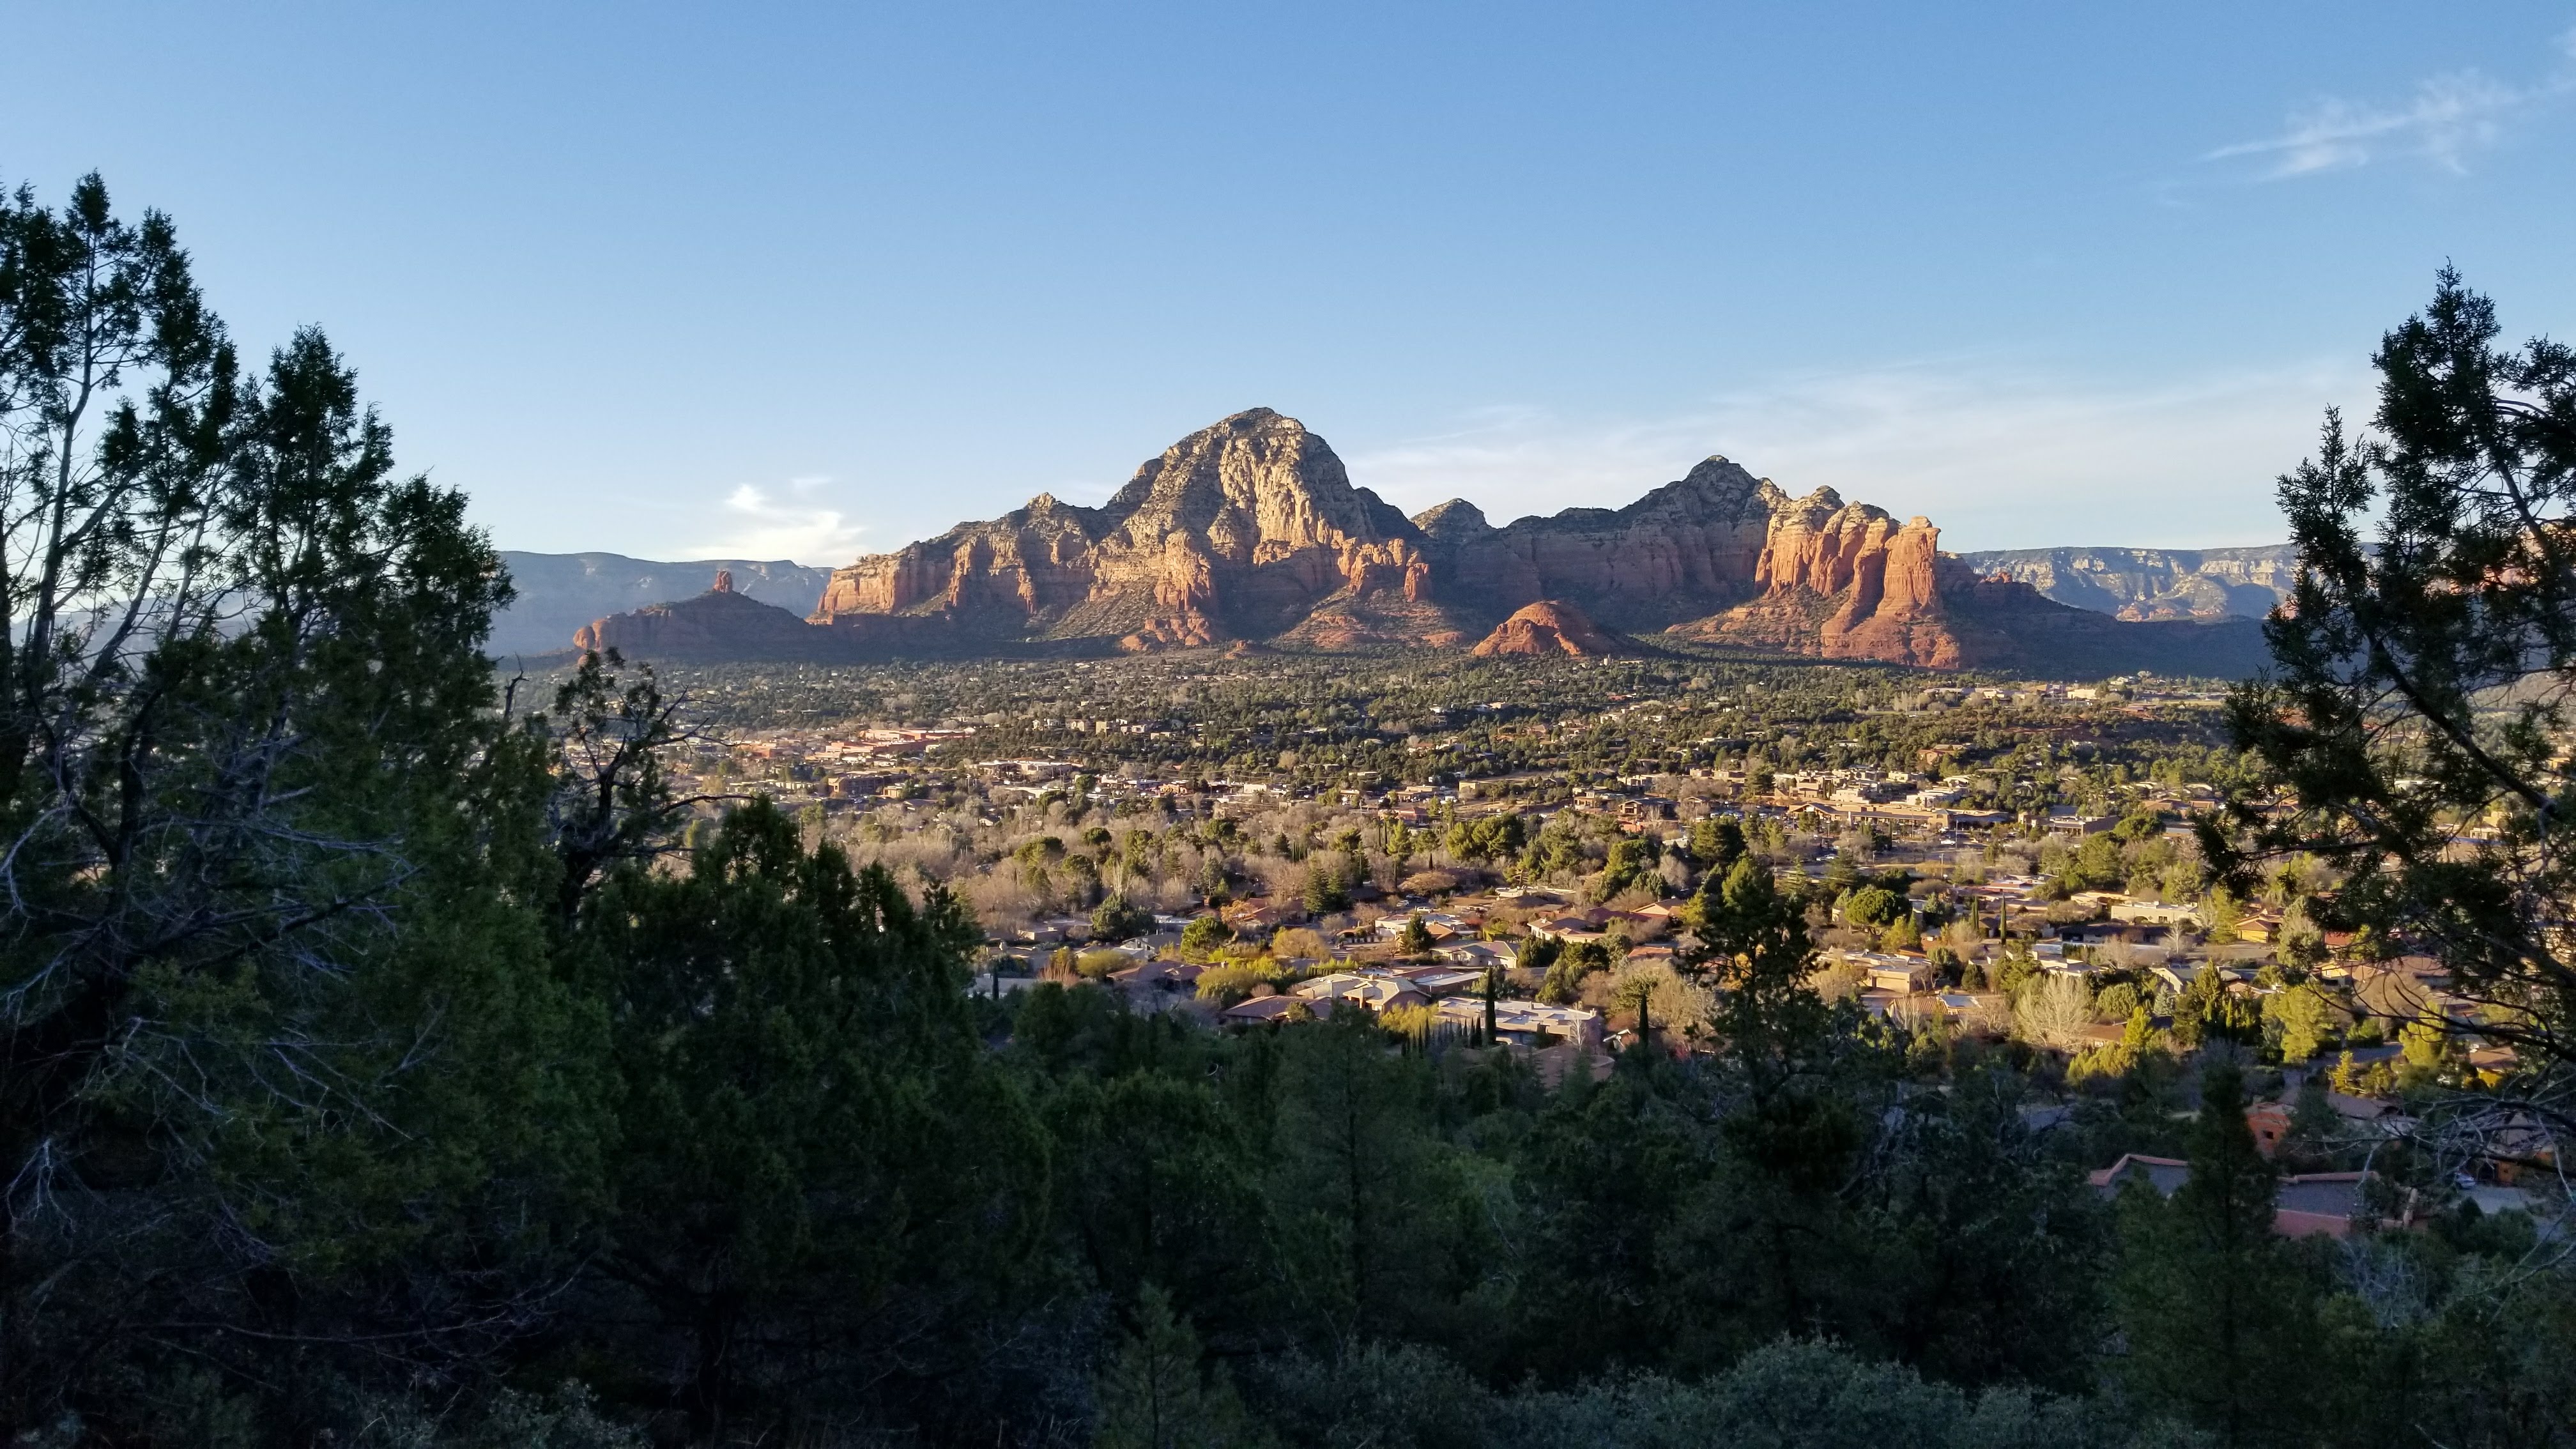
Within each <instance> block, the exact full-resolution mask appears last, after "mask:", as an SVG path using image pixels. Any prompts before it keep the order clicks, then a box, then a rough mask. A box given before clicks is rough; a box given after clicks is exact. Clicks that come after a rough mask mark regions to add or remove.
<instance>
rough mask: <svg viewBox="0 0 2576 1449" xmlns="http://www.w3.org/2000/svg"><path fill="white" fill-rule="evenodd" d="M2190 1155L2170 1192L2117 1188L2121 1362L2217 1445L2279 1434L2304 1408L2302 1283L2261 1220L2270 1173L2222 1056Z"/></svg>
mask: <svg viewBox="0 0 2576 1449" xmlns="http://www.w3.org/2000/svg"><path fill="white" fill-rule="evenodd" d="M2189 1161H2190V1163H2191V1177H2190V1179H2189V1181H2187V1182H2185V1183H2184V1184H2183V1186H2182V1187H2180V1188H2179V1189H2177V1190H2176V1191H2175V1193H2174V1195H2173V1198H2172V1199H2171V1200H2170V1201H2163V1200H2159V1199H2158V1198H2157V1196H2156V1194H2155V1192H2154V1190H2153V1189H2152V1188H2147V1187H2144V1186H2140V1185H2136V1184H2132V1185H2130V1186H2129V1187H2127V1188H2126V1189H2124V1192H2123V1197H2122V1201H2121V1214H2120V1215H2121V1222H2120V1232H2121V1249H2122V1251H2121V1261H2120V1268H2119V1273H2118V1276H2117V1283H2116V1294H2117V1297H2118V1300H2119V1306H2120V1316H2121V1320H2122V1324H2123V1326H2124V1327H2125V1328H2126V1329H2127V1331H2128V1348H2129V1351H2128V1356H2127V1357H2126V1358H2125V1359H2124V1360H2122V1362H2121V1365H2120V1372H2121V1374H2122V1375H2123V1376H2124V1377H2125V1378H2126V1379H2127V1381H2128V1383H2129V1386H2130V1388H2131V1389H2132V1390H2133V1391H2135V1392H2136V1393H2137V1394H2138V1395H2139V1396H2140V1397H2141V1398H2143V1399H2145V1400H2146V1401H2147V1402H2149V1403H2151V1404H2155V1405H2158V1406H2161V1407H2167V1408H2171V1409H2175V1410H2178V1411H2180V1412H2181V1413H2183V1414H2184V1415H2186V1416H2188V1417H2189V1418H2190V1419H2191V1420H2192V1421H2194V1422H2195V1423H2197V1424H2199V1425H2200V1426H2201V1427H2202V1428H2204V1429H2207V1430H2208V1431H2209V1432H2210V1433H2212V1434H2213V1435H2215V1436H2216V1437H2217V1439H2218V1442H2219V1443H2220V1444H2222V1445H2226V1446H2229V1449H2235V1446H2240V1445H2261V1444H2271V1443H2278V1442H2285V1438H2286V1436H2287V1434H2288V1433H2289V1432H2290V1431H2291V1430H2292V1429H2294V1428H2295V1427H2296V1424H2297V1421H2298V1420H2299V1419H2300V1417H2301V1416H2302V1414H2303V1403H2302V1401H2303V1398H2304V1396H2305V1390H2306V1388H2307V1385H2306V1383H2305V1382H2304V1370H2305V1366H2306V1364H2307V1362H2308V1360H2307V1358H2306V1357H2305V1355H2304V1354H2303V1353H2302V1351H2301V1348H2300V1344H2299V1340H2300V1336H2301V1333H2302V1331H2303V1329H2304V1327H2305V1326H2306V1325H2308V1324H2310V1323H2312V1322H2313V1321H2314V1309H2313V1304H2312V1299H2313V1291H2312V1289H2311V1287H2310V1285H2309V1284H2308V1282H2307V1281H2306V1278H2305V1276H2304V1274H2303V1273H2302V1272H2301V1271H2300V1270H2299V1269H2298V1267H2297V1265H2296V1264H2294V1263H2293V1262H2292V1261H2291V1260H2290V1258H2289V1256H2288V1255H2287V1253H2286V1252H2285V1251H2284V1249H2283V1247H2282V1244H2281V1241H2280V1239H2279V1238H2278V1237H2277V1236H2275V1235H2274V1233H2273V1230H2272V1219H2273V1198H2274V1194H2275V1191H2276V1188H2277V1176H2276V1174H2275V1171H2274V1168H2273V1166H2272V1164H2271V1163H2270V1162H2269V1161H2267V1160H2265V1158H2264V1157H2263V1155H2262V1153H2260V1152H2259V1151H2257V1150H2256V1149H2255V1146H2254V1133H2253V1130H2252V1129H2251V1128H2250V1127H2248V1126H2247V1125H2246V1121H2245V1087H2244V1080H2243V1075H2242V1073H2241V1071H2240V1070H2239V1068H2238V1067H2237V1066H2236V1065H2235V1063H2234V1062H2233V1061H2232V1060H2224V1061H2220V1062H2217V1063H2214V1064H2212V1065H2211V1066H2210V1067H2209V1068H2208V1069H2207V1070H2206V1071H2205V1072H2204V1074H2203V1076H2202V1081H2201V1107H2200V1118H2199V1121H2198V1123H2197V1124H2196V1125H2195V1126H2194V1127H2193V1129H2192V1134H2191V1147H2190V1152H2189Z"/></svg>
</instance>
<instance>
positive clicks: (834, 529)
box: [696, 478, 866, 566]
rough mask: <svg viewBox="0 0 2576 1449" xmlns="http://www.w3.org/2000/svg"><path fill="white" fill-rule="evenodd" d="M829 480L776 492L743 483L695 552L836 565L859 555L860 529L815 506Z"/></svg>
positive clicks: (795, 482) (795, 483) (798, 482)
mask: <svg viewBox="0 0 2576 1449" xmlns="http://www.w3.org/2000/svg"><path fill="white" fill-rule="evenodd" d="M831 481H832V480H830V479H828V478H795V479H790V480H789V481H788V483H787V485H786V489H785V493H784V495H783V496H782V495H781V494H780V493H779V492H776V491H773V490H771V489H767V488H763V487H760V486H759V485H757V484H752V483H745V484H742V485H740V486H738V487H736V488H735V489H734V490H733V492H732V493H730V494H728V495H727V496H726V498H725V501H724V522H723V527H722V529H721V530H720V531H719V532H718V533H717V534H715V535H714V536H713V537H711V538H709V539H707V540H706V541H705V542H703V543H700V544H698V545H697V546H696V547H697V551H698V553H699V555H700V556H702V557H706V558H752V559H776V558H784V559H793V560H795V561H796V562H798V563H803V564H817V565H821V564H831V565H835V566H837V565H840V564H845V563H848V562H849V561H850V558H851V556H852V555H854V554H856V553H857V552H858V551H859V535H860V534H861V533H863V532H865V531H866V530H865V529H864V528H863V527H862V526H861V525H859V524H856V523H853V522H851V521H850V520H849V517H848V515H846V514H844V513H842V512H841V511H840V510H839V509H837V508H832V507H829V506H827V505H826V504H824V503H822V502H820V501H818V500H817V499H816V495H817V494H819V493H820V491H821V490H822V489H823V487H824V486H825V485H827V484H829V483H830V482H831Z"/></svg>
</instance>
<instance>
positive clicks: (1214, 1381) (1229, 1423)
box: [1092, 1283, 1250, 1449]
mask: <svg viewBox="0 0 2576 1449" xmlns="http://www.w3.org/2000/svg"><path fill="white" fill-rule="evenodd" d="M1099 1399H1100V1422H1099V1426H1098V1427H1097V1428H1096V1429H1095V1430H1094V1432H1093V1438H1092V1443H1093V1444H1094V1445H1095V1446H1097V1449H1220V1446H1224V1445H1230V1444H1242V1443H1247V1442H1250V1436H1249V1435H1248V1434H1247V1433H1246V1432H1245V1426H1244V1418H1243V1406H1242V1405H1241V1404H1240V1403H1239V1402H1237V1401H1236V1399H1235V1396H1234V1389H1233V1387H1232V1386H1231V1385H1229V1384H1228V1383H1227V1382H1226V1381H1225V1379H1224V1377H1223V1376H1222V1375H1210V1374H1207V1373H1204V1372H1202V1371H1201V1369H1200V1367H1199V1338H1198V1335H1197V1334H1196V1333H1194V1332H1192V1331H1191V1330H1190V1325H1189V1321H1188V1320H1187V1319H1185V1318H1182V1317H1180V1316H1178V1315H1177V1314H1175V1313H1173V1311H1172V1300H1171V1295H1169V1294H1167V1293H1165V1292H1164V1291H1163V1290H1162V1289H1161V1288H1159V1287H1157V1286H1155V1285H1154V1284H1151V1283H1148V1284H1146V1285H1145V1286H1144V1288H1143V1289H1142V1290H1141V1291H1140V1292H1138V1294H1137V1295H1136V1331H1135V1332H1133V1333H1131V1334H1128V1335H1127V1336H1126V1338H1125V1341H1124V1342H1122V1343H1121V1344H1120V1345H1119V1349H1118V1357H1117V1358H1116V1359H1114V1360H1113V1361H1111V1363H1110V1365H1109V1368H1108V1370H1107V1371H1106V1372H1104V1373H1103V1374H1102V1375H1101V1377H1100V1385H1099Z"/></svg>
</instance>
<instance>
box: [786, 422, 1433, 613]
mask: <svg viewBox="0 0 2576 1449" xmlns="http://www.w3.org/2000/svg"><path fill="white" fill-rule="evenodd" d="M1430 589H1431V569H1430V565H1429V563H1428V561H1427V560H1426V559H1425V558H1424V556H1423V553H1422V540H1421V536H1420V534H1419V533H1418V532H1417V531H1416V530H1415V529H1414V527H1413V525H1412V524H1411V523H1410V522H1408V521H1406V519H1405V517H1404V515H1403V514H1401V513H1399V512H1397V511H1396V510H1395V509H1394V508H1392V507H1390V506H1388V505H1387V504H1386V503H1385V502H1384V501H1383V500H1381V499H1379V498H1378V496H1377V495H1376V494H1374V493H1371V492H1369V491H1368V490H1367V489H1365V488H1354V487H1352V486H1351V482H1350V478H1349V476H1348V475H1347V474H1346V473H1345V472H1344V471H1343V469H1342V461H1341V459H1339V458H1337V457H1335V456H1334V455H1333V450H1332V449H1331V448H1330V447H1327V446H1326V445H1325V443H1324V440H1323V439H1321V438H1318V437H1316V436H1315V435H1314V434H1312V433H1309V432H1307V431H1306V429H1305V426H1304V425H1303V424H1301V423H1299V422H1298V421H1297V420H1296V419H1294V418H1287V417H1282V416H1280V415H1279V414H1277V413H1275V412H1272V411H1270V410H1269V409H1268V408H1255V409H1253V410H1252V411H1250V412H1243V413H1237V414H1235V415H1234V416H1233V417H1230V418H1227V419H1225V420H1224V421H1223V422H1220V423H1218V424H1216V425H1215V426H1214V427H1210V428H1203V429H1201V430H1200V431H1198V432H1195V433H1192V434H1191V435H1189V436H1188V437H1186V438H1183V439H1182V440H1181V441H1179V442H1178V443H1175V444H1173V445H1172V446H1171V447H1170V448H1168V449H1166V450H1165V451H1164V453H1163V455H1162V456H1161V457H1159V458H1155V459H1151V460H1149V461H1147V462H1146V463H1145V464H1144V465H1143V466H1142V467H1140V468H1138V469H1137V470H1136V476H1135V477H1134V478H1133V479H1131V480H1129V482H1128V484H1127V486H1126V487H1124V488H1122V489H1120V490H1119V491H1118V494H1117V496H1115V497H1113V498H1111V499H1110V500H1109V502H1108V503H1106V504H1104V505H1103V506H1101V507H1099V508H1082V507H1076V506H1071V505H1067V504H1064V503H1060V502H1058V501H1057V500H1055V499H1053V498H1051V497H1047V496H1044V495H1041V496H1039V497H1038V498H1036V499H1033V500H1031V502H1030V503H1029V506H1028V507H1026V508H1023V509H1021V510H1019V511H1018V512H1016V513H1012V514H1009V515H1007V516H1005V517H1003V518H1000V519H997V520H995V521H994V522H991V523H968V524H961V525H959V526H958V527H956V528H953V529H951V530H949V531H948V532H947V533H945V534H942V535H941V536H940V537H938V538H935V539H932V540H930V541H928V542H927V543H917V544H913V545H911V546H910V547H907V548H904V549H901V550H898V551H897V552H894V553H890V554H879V555H875V556H873V557H870V558H863V559H860V560H859V561H858V562H857V563H855V564H852V565H851V566H850V567H848V568H845V569H841V570H838V571H837V572H835V573H834V574H833V575H832V580H831V582H830V584H828V585H827V586H826V587H825V588H824V591H823V598H822V602H821V603H820V604H819V605H818V606H817V607H816V609H815V611H814V615H813V619H814V622H815V623H818V624H822V625H825V626H827V627H837V626H839V625H840V624H841V623H842V622H843V621H845V620H847V619H851V618H855V617H860V616H866V615H878V614H892V615H907V614H908V615H916V616H923V617H937V618H941V619H944V620H946V621H948V622H949V623H950V624H951V625H952V626H953V627H954V628H955V629H957V630H958V631H960V632H961V633H965V634H970V635H986V636H1016V637H1022V638H1043V639H1107V640H1114V641H1116V642H1117V643H1118V644H1119V645H1120V646H1121V647H1123V648H1128V649H1163V648H1180V647H1188V646H1193V645H1201V644H1210V643H1215V642H1217V641H1219V640H1224V639H1235V638H1267V637H1270V636H1273V635H1277V634H1281V633H1284V632H1286V631H1288V630H1290V629H1293V628H1295V627H1296V626H1297V625H1299V624H1300V623H1302V622H1304V621H1305V620H1306V619H1307V617H1308V616H1309V615H1311V614H1312V613H1313V612H1314V611H1315V610H1316V609H1317V608H1318V607H1319V606H1322V605H1324V604H1325V603H1326V602H1327V601H1331V600H1336V599H1339V600H1341V601H1343V602H1345V603H1347V602H1349V601H1352V600H1375V599H1382V598H1392V599H1400V600H1401V601H1403V602H1405V603H1408V604H1421V603H1426V602H1428V601H1429V598H1430Z"/></svg>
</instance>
